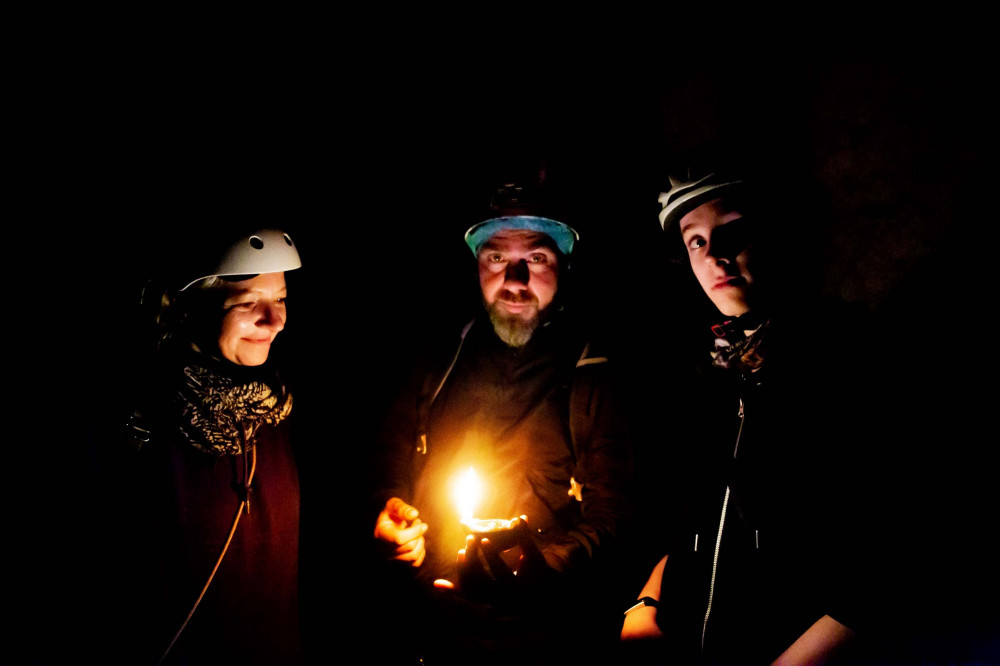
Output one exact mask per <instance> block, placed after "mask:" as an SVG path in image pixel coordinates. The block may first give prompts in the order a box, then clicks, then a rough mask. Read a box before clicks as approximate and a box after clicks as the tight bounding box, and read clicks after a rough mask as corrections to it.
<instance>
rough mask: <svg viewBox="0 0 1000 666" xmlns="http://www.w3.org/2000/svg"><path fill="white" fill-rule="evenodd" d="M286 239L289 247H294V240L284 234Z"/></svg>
mask: <svg viewBox="0 0 1000 666" xmlns="http://www.w3.org/2000/svg"><path fill="white" fill-rule="evenodd" d="M282 235H283V236H284V238H285V242H286V243H288V247H292V239H291V238H289V237H288V234H282Z"/></svg>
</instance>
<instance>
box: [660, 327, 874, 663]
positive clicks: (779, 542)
mask: <svg viewBox="0 0 1000 666" xmlns="http://www.w3.org/2000/svg"><path fill="white" fill-rule="evenodd" d="M844 324H845V320H844V319H842V318H840V317H839V316H826V315H824V314H816V316H806V315H799V316H797V317H796V319H795V320H786V319H777V318H776V319H772V320H771V321H769V322H767V323H765V324H764V326H763V328H761V329H760V330H759V331H758V333H757V334H755V338H754V339H755V340H756V339H760V340H761V347H760V348H759V349H758V351H759V352H760V354H759V355H760V358H762V359H763V362H762V363H760V365H759V367H758V368H757V369H756V370H751V369H750V368H749V367H748V366H746V365H743V364H740V363H733V364H731V365H730V367H727V368H722V367H716V366H714V365H710V364H706V365H705V366H704V367H703V369H702V371H701V373H700V374H699V375H698V380H697V381H696V384H695V386H694V387H693V388H692V390H691V391H690V392H689V393H688V395H687V398H688V400H687V402H686V403H685V405H686V407H685V412H686V416H687V423H686V424H683V425H681V424H678V425H677V426H676V427H674V428H673V429H672V431H673V432H675V433H679V432H680V431H681V430H683V431H684V432H685V433H686V435H684V436H681V437H677V438H675V440H674V441H675V444H674V446H675V447H676V451H675V454H674V457H673V459H672V465H673V468H672V470H671V471H670V472H669V473H668V476H669V478H670V483H672V484H673V487H672V489H671V493H672V495H671V496H672V497H673V498H674V502H675V505H676V506H677V507H679V510H678V512H677V514H676V515H675V516H674V519H673V521H672V525H673V528H672V530H671V540H670V543H669V545H668V547H667V552H668V553H669V558H668V561H667V566H666V569H665V571H664V577H663V587H662V590H661V600H662V601H663V607H662V608H661V610H660V611H659V612H658V613H657V620H658V622H659V623H660V625H661V627H662V628H663V631H664V633H665V634H666V635H667V636H669V637H671V638H670V640H672V641H673V642H674V645H672V649H673V650H676V651H677V652H679V653H680V654H683V655H685V658H686V659H689V660H692V661H693V660H696V659H703V660H705V661H708V662H712V663H730V662H740V663H768V662H770V661H771V660H773V659H774V658H776V657H777V656H778V655H779V654H781V652H782V651H783V650H784V649H785V648H787V647H788V646H789V645H791V643H792V642H794V640H795V639H796V638H797V637H798V636H799V635H801V634H802V633H803V632H804V631H805V630H806V629H808V628H809V626H810V625H812V624H813V623H814V622H815V621H816V620H818V619H819V618H821V617H822V616H823V615H830V616H832V617H833V618H834V619H836V620H838V621H839V622H841V623H842V624H845V625H847V626H849V627H852V628H855V629H859V628H860V625H861V624H862V623H863V622H862V619H861V613H862V611H863V610H865V609H866V607H867V604H866V603H864V602H863V601H862V600H861V594H862V591H864V590H866V589H868V586H867V584H866V582H864V581H866V577H867V576H870V575H871V572H870V571H869V570H867V569H866V566H867V564H870V563H872V562H874V558H872V557H871V555H872V552H871V551H872V550H873V548H874V546H873V544H872V543H871V540H870V538H869V537H870V534H869V532H868V531H867V528H866V527H865V525H866V524H870V523H868V520H869V519H870V518H873V516H874V515H875V513H876V512H877V507H873V506H871V505H870V504H868V505H866V502H867V500H866V499H865V498H866V497H868V491H867V488H868V487H869V485H870V482H871V479H869V478H867V477H866V472H865V470H866V468H867V467H869V464H868V459H869V458H870V457H871V456H876V455H878V454H877V451H876V450H875V448H874V447H876V446H877V445H878V442H877V441H873V439H872V438H871V437H870V436H869V430H868V429H867V427H866V426H867V425H868V424H869V423H870V420H869V417H870V414H871V412H872V408H873V403H872V401H871V396H870V395H869V394H868V392H867V391H866V383H865V382H864V381H862V377H863V375H861V374H859V373H860V372H862V368H863V367H864V366H865V365H866V364H865V363H864V361H863V356H862V355H861V351H862V349H863V346H862V345H861V342H862V340H861V339H860V338H858V337H855V333H856V331H857V329H853V328H852V327H847V326H844ZM735 328H737V329H738V328H742V327H739V326H737V327H735ZM717 330H718V331H719V332H722V333H724V334H728V335H729V337H730V338H732V336H734V335H735V336H737V337H739V336H740V335H741V334H740V333H739V332H738V331H736V330H733V329H731V330H729V331H728V333H727V332H726V331H725V330H724V329H717ZM866 512H870V513H868V515H867V516H866Z"/></svg>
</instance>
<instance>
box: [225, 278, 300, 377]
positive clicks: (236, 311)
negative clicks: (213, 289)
mask: <svg viewBox="0 0 1000 666" xmlns="http://www.w3.org/2000/svg"><path fill="white" fill-rule="evenodd" d="M225 291H226V296H225V300H224V301H223V303H222V310H223V315H222V325H221V327H220V330H219V341H218V342H219V351H220V352H221V353H222V356H223V358H225V359H227V360H229V361H232V362H233V363H235V364H237V365H261V364H263V363H264V362H265V361H266V360H267V355H268V353H269V352H270V351H271V343H272V342H274V338H275V337H277V335H278V333H279V332H280V331H281V329H283V328H284V327H285V318H286V313H285V298H286V297H287V296H288V289H287V287H286V286H285V274H284V273H262V274H260V275H258V276H256V277H253V278H250V279H249V280H242V281H240V282H229V283H226V287H225Z"/></svg>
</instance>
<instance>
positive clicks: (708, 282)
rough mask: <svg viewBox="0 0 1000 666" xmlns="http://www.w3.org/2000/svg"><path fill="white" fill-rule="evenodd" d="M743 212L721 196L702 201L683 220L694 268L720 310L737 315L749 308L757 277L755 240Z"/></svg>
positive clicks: (687, 246) (703, 287) (684, 235)
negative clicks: (752, 255)
mask: <svg viewBox="0 0 1000 666" xmlns="http://www.w3.org/2000/svg"><path fill="white" fill-rule="evenodd" d="M748 227H749V225H748V223H747V221H746V220H745V219H744V218H743V213H741V212H740V211H739V210H736V209H734V208H732V207H730V206H728V205H727V204H726V203H725V202H724V201H723V200H722V199H715V200H714V201H709V202H708V203H703V204H702V205H700V206H698V207H697V208H695V209H694V210H692V211H690V212H689V213H687V214H686V215H685V216H684V217H682V218H681V220H680V233H681V238H682V239H683V240H684V246H685V247H686V248H687V253H688V260H689V261H690V262H691V270H692V271H694V275H695V277H696V278H697V279H698V283H699V284H700V285H701V288H702V289H703V290H704V291H705V294H706V295H707V296H708V298H709V299H710V300H711V301H712V303H713V304H714V305H715V307H716V308H718V310H719V312H721V313H722V314H724V315H726V316H728V317H738V316H740V315H742V314H745V313H747V312H749V311H750V307H751V305H752V301H753V291H754V286H755V285H754V279H753V273H752V271H751V262H750V259H751V254H752V249H753V240H752V238H751V237H750V230H749V228H748Z"/></svg>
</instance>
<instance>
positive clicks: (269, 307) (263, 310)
mask: <svg viewBox="0 0 1000 666" xmlns="http://www.w3.org/2000/svg"><path fill="white" fill-rule="evenodd" d="M257 325H258V326H261V327H263V328H267V329H270V330H272V331H274V332H275V333H277V332H278V331H280V330H281V329H283V328H284V327H285V305H284V304H283V303H262V304H261V306H260V309H259V316H258V319H257Z"/></svg>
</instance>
